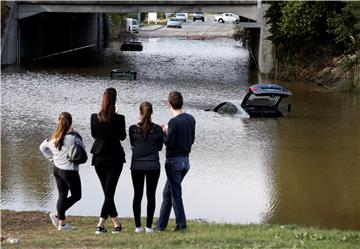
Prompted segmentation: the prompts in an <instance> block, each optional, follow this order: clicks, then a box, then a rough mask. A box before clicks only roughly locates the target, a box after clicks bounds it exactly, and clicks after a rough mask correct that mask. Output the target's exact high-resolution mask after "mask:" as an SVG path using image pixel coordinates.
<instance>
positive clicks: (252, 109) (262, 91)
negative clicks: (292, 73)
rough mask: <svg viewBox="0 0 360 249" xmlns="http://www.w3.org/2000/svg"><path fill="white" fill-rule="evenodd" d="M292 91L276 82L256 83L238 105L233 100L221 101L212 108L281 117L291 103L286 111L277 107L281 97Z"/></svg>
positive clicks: (246, 114)
mask: <svg viewBox="0 0 360 249" xmlns="http://www.w3.org/2000/svg"><path fill="white" fill-rule="evenodd" d="M291 95H292V93H291V92H290V91H289V90H288V89H286V88H284V87H282V86H280V85H277V84H256V85H253V86H251V87H250V88H249V92H248V93H247V94H246V95H245V97H244V99H243V101H242V102H241V104H240V106H239V105H238V104H237V103H236V102H234V103H232V102H228V101H226V102H222V103H220V104H219V105H217V106H216V107H215V108H214V109H212V110H210V109H208V110H206V111H214V112H217V113H220V114H240V116H242V117H283V116H285V115H286V114H288V113H290V111H291V105H288V108H287V113H286V111H282V110H280V108H279V104H280V102H281V100H282V98H286V97H288V96H291Z"/></svg>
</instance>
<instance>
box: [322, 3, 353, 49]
mask: <svg viewBox="0 0 360 249" xmlns="http://www.w3.org/2000/svg"><path fill="white" fill-rule="evenodd" d="M328 22H329V30H328V32H329V33H332V34H334V35H335V37H336V38H335V41H336V43H338V44H340V45H344V46H345V47H346V49H347V51H346V52H348V53H357V52H359V51H360V2H349V3H347V4H346V6H345V7H344V8H343V9H342V12H341V13H339V14H337V15H335V16H334V17H332V18H329V19H328Z"/></svg>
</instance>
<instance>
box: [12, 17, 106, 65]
mask: <svg viewBox="0 0 360 249" xmlns="http://www.w3.org/2000/svg"><path fill="white" fill-rule="evenodd" d="M18 37H19V38H18V42H19V43H20V44H18V49H19V51H18V54H19V56H20V60H21V61H22V62H23V61H26V60H31V59H37V58H41V57H46V56H51V55H53V54H57V53H61V52H65V51H69V50H73V49H78V48H81V47H85V46H88V47H94V48H97V47H99V46H101V45H102V43H103V24H102V16H101V14H97V13H41V14H38V15H34V16H31V17H27V18H24V19H20V20H19V29H18Z"/></svg>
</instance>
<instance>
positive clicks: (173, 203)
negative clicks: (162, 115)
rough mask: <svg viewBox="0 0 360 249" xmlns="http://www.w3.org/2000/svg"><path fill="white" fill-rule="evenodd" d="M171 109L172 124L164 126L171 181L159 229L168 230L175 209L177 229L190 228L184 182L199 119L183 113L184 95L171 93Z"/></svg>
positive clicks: (167, 171) (168, 178)
mask: <svg viewBox="0 0 360 249" xmlns="http://www.w3.org/2000/svg"><path fill="white" fill-rule="evenodd" d="M168 101H169V108H170V111H171V113H172V114H173V116H174V117H173V118H172V119H170V121H169V123H168V125H165V126H163V130H164V134H165V135H164V143H165V146H166V161H165V170H166V176H167V181H166V184H165V187H164V192H163V202H162V205H161V210H160V217H159V221H158V229H159V230H160V231H163V230H165V228H166V226H167V224H168V221H169V217H170V212H171V207H173V208H174V212H175V218H176V227H175V228H174V230H176V231H177V230H183V229H186V216H185V210H184V205H183V201H182V190H181V182H182V180H183V179H184V177H185V175H186V173H187V172H188V171H189V169H190V164H189V153H190V151H191V146H192V144H193V143H194V140H195V119H194V117H193V116H191V115H190V114H187V113H185V112H183V110H182V105H183V98H182V96H181V93H180V92H176V91H174V92H171V93H170V94H169V99H168Z"/></svg>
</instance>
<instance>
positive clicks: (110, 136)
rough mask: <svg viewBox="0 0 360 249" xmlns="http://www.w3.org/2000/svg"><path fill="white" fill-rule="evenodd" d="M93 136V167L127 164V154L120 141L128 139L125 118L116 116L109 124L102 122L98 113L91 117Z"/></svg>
mask: <svg viewBox="0 0 360 249" xmlns="http://www.w3.org/2000/svg"><path fill="white" fill-rule="evenodd" d="M91 136H92V137H93V138H95V141H94V144H93V146H92V148H91V151H90V152H91V153H92V154H93V160H92V165H103V164H111V165H113V164H119V163H121V164H122V163H124V162H125V152H124V149H123V147H122V146H121V143H120V140H124V139H125V138H126V128H125V117H124V116H123V115H119V114H115V116H114V118H113V119H112V120H111V121H110V122H109V123H105V122H100V121H99V117H98V114H97V113H94V114H92V115H91Z"/></svg>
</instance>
